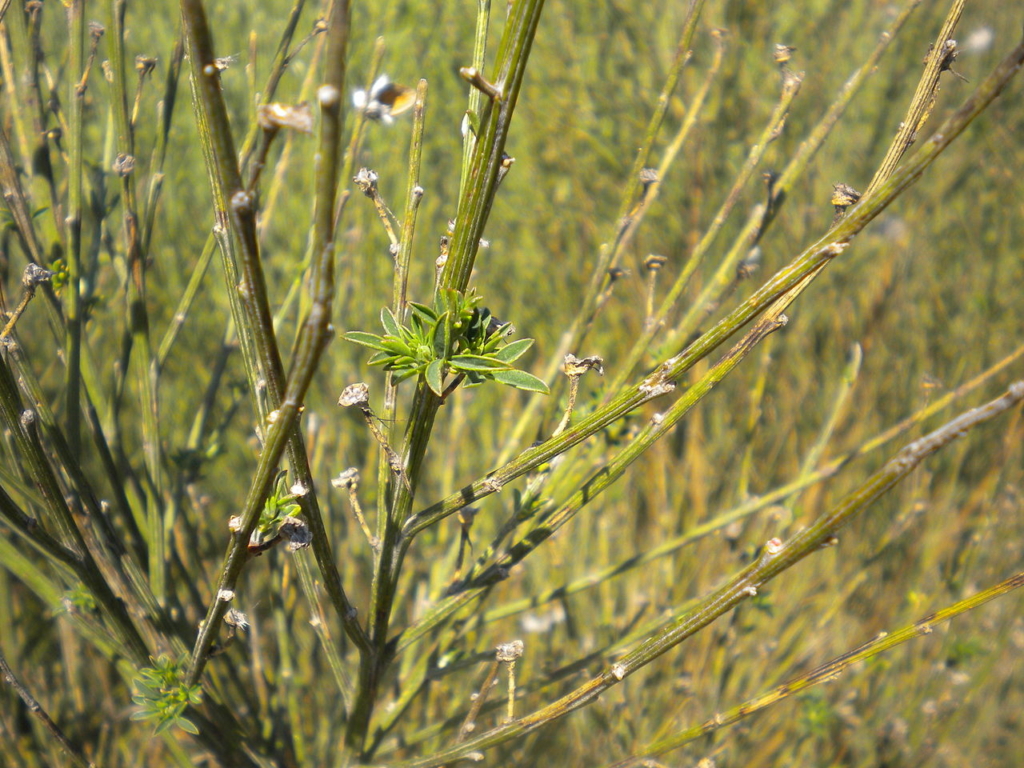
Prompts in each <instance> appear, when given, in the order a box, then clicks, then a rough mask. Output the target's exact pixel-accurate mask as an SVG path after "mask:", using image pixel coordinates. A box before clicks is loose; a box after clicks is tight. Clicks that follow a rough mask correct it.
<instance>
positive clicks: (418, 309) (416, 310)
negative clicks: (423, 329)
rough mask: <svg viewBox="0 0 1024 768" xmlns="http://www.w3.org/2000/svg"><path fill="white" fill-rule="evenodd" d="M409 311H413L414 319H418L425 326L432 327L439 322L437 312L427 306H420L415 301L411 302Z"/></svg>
mask: <svg viewBox="0 0 1024 768" xmlns="http://www.w3.org/2000/svg"><path fill="white" fill-rule="evenodd" d="M409 309H411V310H412V315H413V317H418V318H419V319H420V320H421V321H422V323H423V325H425V326H431V325H433V324H434V323H436V322H437V312H435V311H434V310H433V309H431V308H430V307H428V306H427V305H426V304H418V303H417V302H415V301H410V302H409Z"/></svg>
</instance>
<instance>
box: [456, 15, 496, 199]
mask: <svg viewBox="0 0 1024 768" xmlns="http://www.w3.org/2000/svg"><path fill="white" fill-rule="evenodd" d="M490 22H491V0H477V4H476V32H475V34H474V36H473V61H472V63H471V65H470V66H472V67H473V68H474V69H476V70H477V71H478V72H483V71H484V60H485V59H486V57H487V28H488V27H489V26H490ZM483 98H484V94H483V93H482V92H481V91H480V90H479V89H477V88H470V89H469V107H468V108H467V110H466V113H467V118H468V117H469V116H470V115H471V116H473V118H475V119H476V120H479V119H480V104H481V103H482V102H483ZM467 125H468V123H467ZM477 130H478V129H477V128H474V127H470V128H469V129H468V130H466V132H465V135H464V136H463V137H462V172H461V173H460V174H459V200H461V199H462V195H463V193H464V192H465V190H466V182H467V181H468V180H469V167H470V164H471V163H472V162H473V150H475V149H476V131H477Z"/></svg>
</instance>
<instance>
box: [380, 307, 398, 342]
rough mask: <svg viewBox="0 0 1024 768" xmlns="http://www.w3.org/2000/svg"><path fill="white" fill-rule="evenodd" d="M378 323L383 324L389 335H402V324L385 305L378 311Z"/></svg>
mask: <svg viewBox="0 0 1024 768" xmlns="http://www.w3.org/2000/svg"><path fill="white" fill-rule="evenodd" d="M380 324H381V325H383V326H384V330H385V331H387V333H388V335H389V336H394V337H396V338H401V337H402V326H401V325H400V324H399V322H398V320H397V319H396V318H395V316H394V315H393V314H392V313H391V310H390V309H388V308H387V307H384V309H382V310H381V311H380Z"/></svg>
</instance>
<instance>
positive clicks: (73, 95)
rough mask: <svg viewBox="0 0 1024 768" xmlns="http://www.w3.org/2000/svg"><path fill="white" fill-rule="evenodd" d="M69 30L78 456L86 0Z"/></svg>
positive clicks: (68, 410) (74, 9)
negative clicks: (83, 78)
mask: <svg viewBox="0 0 1024 768" xmlns="http://www.w3.org/2000/svg"><path fill="white" fill-rule="evenodd" d="M67 13H68V25H69V27H70V28H71V30H70V41H71V50H70V62H69V66H70V68H71V72H72V77H70V78H69V81H70V84H69V86H68V87H69V91H70V92H69V93H68V104H69V106H70V115H69V121H68V127H69V128H70V129H71V135H70V137H69V142H68V149H69V156H68V174H69V178H68V213H67V219H66V220H65V227H66V230H67V234H66V235H65V240H66V241H67V245H68V250H67V265H68V282H67V286H66V288H67V290H66V291H65V292H64V296H65V303H64V312H65V324H66V326H67V337H66V339H65V354H66V356H67V364H66V366H65V368H64V418H65V422H66V427H65V430H64V432H65V436H66V437H67V441H68V445H69V446H70V447H71V450H72V451H73V452H74V453H76V454H77V453H78V451H79V445H80V441H81V421H82V411H81V371H80V367H81V364H82V307H81V292H80V290H81V278H82V262H81V256H82V145H83V132H82V112H83V110H82V107H83V103H84V101H85V88H86V84H85V83H84V82H82V77H83V73H84V71H85V0H71V2H70V4H68V6H67Z"/></svg>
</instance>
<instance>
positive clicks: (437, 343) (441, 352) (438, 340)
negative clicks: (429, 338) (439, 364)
mask: <svg viewBox="0 0 1024 768" xmlns="http://www.w3.org/2000/svg"><path fill="white" fill-rule="evenodd" d="M450 317H451V315H450V314H449V313H447V312H445V313H444V314H443V315H441V317H439V318H438V319H437V326H436V327H435V328H434V356H435V357H438V358H445V357H448V355H449V354H450V353H451V341H452V337H451V323H449V322H448V318H450Z"/></svg>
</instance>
